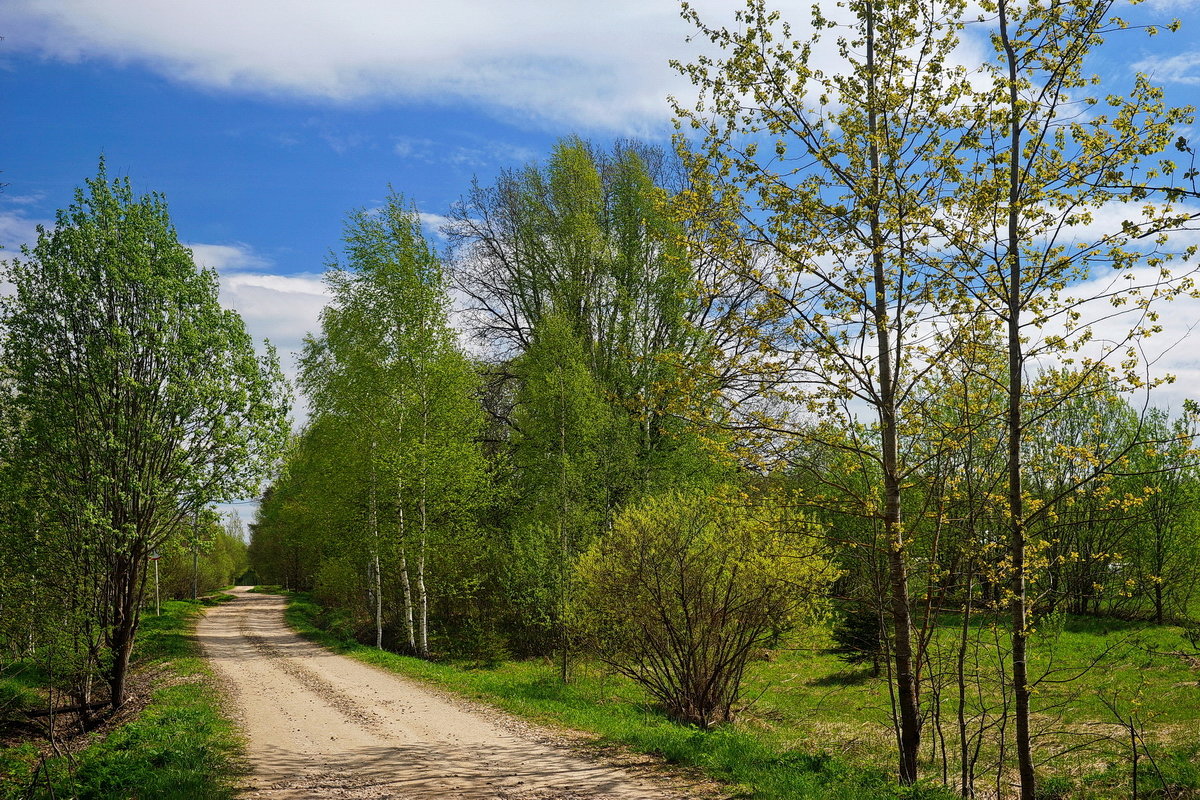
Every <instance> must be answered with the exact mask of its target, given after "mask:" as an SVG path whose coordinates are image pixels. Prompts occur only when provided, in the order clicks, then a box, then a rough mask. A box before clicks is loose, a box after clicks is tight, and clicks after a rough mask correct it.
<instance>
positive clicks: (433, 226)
mask: <svg viewBox="0 0 1200 800" xmlns="http://www.w3.org/2000/svg"><path fill="white" fill-rule="evenodd" d="M417 217H419V218H420V220H421V228H422V229H423V230H424V231H425V235H426V236H427V237H429V238H431V239H437V240H439V241H445V240H446V237H445V235H444V234H443V233H442V228H444V227H445V226H446V225H447V224H449V222H450V218H449V217H447V216H445V215H443V214H429V213H427V212H424V211H422V212H420V213H419V214H417Z"/></svg>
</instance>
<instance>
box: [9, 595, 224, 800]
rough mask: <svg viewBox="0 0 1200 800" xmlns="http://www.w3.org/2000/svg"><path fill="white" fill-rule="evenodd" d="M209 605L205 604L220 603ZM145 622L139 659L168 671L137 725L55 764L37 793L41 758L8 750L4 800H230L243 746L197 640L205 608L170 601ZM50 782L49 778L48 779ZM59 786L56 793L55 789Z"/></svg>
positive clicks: (141, 665) (21, 749)
mask: <svg viewBox="0 0 1200 800" xmlns="http://www.w3.org/2000/svg"><path fill="white" fill-rule="evenodd" d="M219 601H220V598H219V597H218V598H216V599H209V598H206V599H205V601H204V604H211V603H213V602H219ZM162 610H163V614H162V616H161V617H155V616H153V615H147V616H144V617H143V619H142V625H141V629H140V631H139V633H138V639H137V644H136V648H135V652H134V660H135V663H136V665H137V668H138V669H155V670H157V671H160V673H161V679H160V683H162V684H163V685H162V686H160V688H158V689H156V690H154V692H153V694H152V697H151V700H150V703H149V705H147V707H146V708H145V709H143V710H142V712H141V713H140V714H139V715H138V716H137V717H136V718H135V719H133V720H131V721H130V722H127V723H125V724H123V725H121V726H120V727H118V728H116V729H114V730H113V731H111V732H110V733H109V734H108V735H107V736H103V737H101V736H99V735H97V736H96V737H95V741H94V742H92V743H91V744H89V745H88V747H87V748H86V749H84V750H83V751H82V752H80V753H79V754H77V755H76V756H75V759H74V763H73V764H69V763H68V762H67V760H66V759H61V758H59V759H53V760H51V761H50V762H48V763H47V765H46V768H45V771H43V772H42V773H41V774H40V775H39V777H38V780H37V788H36V790H35V791H34V792H33V793H32V795H31V794H30V792H29V790H28V788H27V787H28V786H29V784H30V781H31V773H32V771H33V770H34V769H35V767H36V766H37V763H38V754H37V751H36V749H35V748H34V747H33V746H32V745H31V744H23V745H19V746H17V747H13V748H9V749H7V750H3V751H0V798H6V799H7V798H10V797H11V798H17V797H21V798H25V797H30V796H32V797H36V798H47V797H52V796H53V797H56V798H66V797H69V798H79V800H93V799H95V800H100V799H101V798H105V799H106V800H108V799H111V800H119V799H120V800H124V799H125V798H146V799H147V800H148V799H149V798H161V800H230V799H231V798H233V797H234V796H235V794H236V793H235V791H234V783H233V780H234V778H235V777H236V775H237V773H238V771H239V769H238V766H237V764H238V754H239V752H240V747H241V745H240V741H239V739H238V735H237V732H236V729H235V728H234V726H233V724H232V722H231V721H230V720H229V719H228V718H227V717H226V716H225V715H224V713H223V712H222V710H221V708H220V706H219V705H218V703H217V700H216V692H215V691H214V689H213V682H212V676H211V673H210V671H209V668H208V666H207V664H206V663H205V662H204V661H203V659H202V658H201V657H200V653H199V645H198V643H197V642H196V641H195V639H194V638H193V637H192V635H191V631H192V628H193V626H194V623H195V620H196V618H197V617H198V616H199V614H200V611H201V603H193V602H190V601H168V602H166V603H163V605H162ZM47 775H48V776H47ZM47 783H49V784H51V785H53V787H54V788H53V791H51V790H50V789H49V788H47Z"/></svg>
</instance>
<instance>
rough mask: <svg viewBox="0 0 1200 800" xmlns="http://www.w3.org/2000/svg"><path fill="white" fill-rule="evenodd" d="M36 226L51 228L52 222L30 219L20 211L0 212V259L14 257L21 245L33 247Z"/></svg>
mask: <svg viewBox="0 0 1200 800" xmlns="http://www.w3.org/2000/svg"><path fill="white" fill-rule="evenodd" d="M9 199H11V198H9ZM38 225H44V226H46V227H47V228H49V227H53V225H54V220H51V219H39V218H37V217H31V216H29V215H28V214H26V213H25V212H24V211H20V210H17V211H0V248H3V249H2V250H0V259H3V258H7V257H9V256H11V255H16V254H17V253H19V252H20V250H21V245H23V244H28V245H33V243H34V242H36V241H37V226H38Z"/></svg>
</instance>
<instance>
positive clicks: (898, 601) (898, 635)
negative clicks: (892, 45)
mask: <svg viewBox="0 0 1200 800" xmlns="http://www.w3.org/2000/svg"><path fill="white" fill-rule="evenodd" d="M866 23H867V41H866V46H867V69H868V88H867V92H868V95H869V96H868V98H867V126H868V132H869V133H868V135H869V136H870V147H869V151H870V159H871V175H872V184H873V186H872V197H871V201H870V202H871V205H872V209H871V218H870V226H871V230H870V233H871V251H872V254H871V263H872V269H873V273H874V274H873V278H874V284H875V298H874V308H873V310H872V312H873V317H874V324H875V335H876V343H877V346H878V356H879V378H878V380H879V409H878V411H879V422H880V437H881V441H880V445H881V448H880V449H881V451H882V456H883V481H884V513H883V524H884V530H885V534H886V538H887V544H888V578H889V583H890V586H891V611H892V627H893V629H894V632H893V635H894V637H895V644H894V646H893V650H892V656H893V658H894V660H895V665H896V693H897V702H898V705H899V707H900V736H899V742H900V782H901V783H904V784H911V783H915V782H916V780H917V759H918V756H919V752H920V748H921V718H920V713H919V706H918V703H919V698H918V679H917V674H916V669H915V664H914V661H915V660H914V657H913V648H912V603H911V601H910V599H909V595H908V565H907V558H906V555H905V542H904V529H903V527H902V524H901V518H900V491H901V489H900V453H899V431H898V420H897V418H896V417H897V409H896V392H895V374H894V370H896V369H897V368H898V367H899V364H898V363H893V352H895V353H897V354H898V353H899V351H900V333H899V331H897V332H896V335H895V342H894V343H893V336H892V331H891V328H890V327H889V319H888V283H887V277H886V274H885V264H884V258H883V244H884V242H883V232H882V222H881V220H880V214H881V212H880V201H879V193H880V191H881V189H880V163H879V146H878V134H879V119H878V110H877V106H876V101H877V98H876V74H875V70H876V64H875V11H874V7H873V6H872V5H871V4H869V3H868V4H867V5H866ZM896 323H897V324H899V320H897V321H896Z"/></svg>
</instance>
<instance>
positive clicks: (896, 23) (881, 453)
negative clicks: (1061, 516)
mask: <svg viewBox="0 0 1200 800" xmlns="http://www.w3.org/2000/svg"><path fill="white" fill-rule="evenodd" d="M846 9H847V14H848V17H849V18H848V19H845V20H843V19H837V20H835V19H832V18H830V17H826V16H825V15H824V14H823V13H822V11H821V10H820V9H816V8H814V12H813V20H812V22H813V27H814V28H815V29H816V31H817V33H816V34H815V35H814V36H813V38H812V39H811V40H808V41H798V40H796V39H795V38H794V37H793V35H792V31H791V28H790V27H789V25H788V24H787V23H786V22H782V21H781V20H780V18H779V16H778V14H776V13H771V12H769V11H768V10H767V8H766V5H765V3H764V2H762V1H761V0H750V2H747V3H746V5H745V8H744V9H743V10H741V11H739V12H738V13H737V15H736V19H737V22H738V27H737V28H736V29H729V28H722V27H714V26H710V25H707V24H705V22H704V21H703V20H701V19H700V17H699V15H698V14H697V13H696V12H695V11H694V10H692V9H691V7H690V6H688V5H687V4H685V5H684V16H685V17H686V18H688V19H689V20H691V21H692V22H693V23H694V24H695V25H696V26H697V27H698V28H699V29H700V31H701V33H702V34H703V35H705V36H706V37H707V38H709V39H710V40H711V41H712V42H713V43H714V44H716V45H717V46H719V47H720V48H721V49H722V51H723V53H724V55H723V58H722V59H720V60H718V59H713V58H709V57H701V58H700V59H699V60H698V61H697V62H696V63H694V64H691V65H688V66H686V67H680V68H681V69H682V70H683V71H684V72H685V73H686V74H687V75H689V77H691V79H692V81H693V82H694V83H695V84H696V85H697V86H698V87H699V89H700V92H701V99H700V101H699V102H698V103H697V104H696V105H695V107H694V108H691V107H684V106H682V105H679V104H677V105H676V113H677V114H678V115H679V116H680V117H681V118H682V120H684V121H685V122H687V123H690V125H691V127H692V128H693V129H695V130H697V131H698V132H699V134H700V136H701V137H703V138H702V144H701V146H700V149H699V150H698V151H697V152H694V153H691V154H689V155H687V157H686V158H687V161H688V163H689V165H690V167H691V168H692V170H693V174H694V176H695V177H694V178H693V183H694V184H695V185H697V186H702V185H703V184H704V181H705V178H704V177H701V176H704V175H707V176H711V177H710V178H708V180H711V181H712V182H713V184H714V190H715V191H716V192H718V193H719V194H722V195H723V196H724V198H725V202H727V203H734V204H736V203H739V202H740V199H739V198H741V197H749V198H751V199H752V200H753V201H755V203H756V204H755V206H754V207H747V208H745V209H743V211H742V215H743V219H742V221H743V225H744V230H743V231H742V232H739V233H738V235H740V236H742V237H744V238H745V239H746V240H747V241H746V244H745V246H744V249H743V260H742V261H741V263H737V261H736V260H735V261H733V262H731V268H733V269H735V270H737V271H738V272H739V274H740V275H742V276H743V278H744V279H745V280H748V281H753V282H754V284H755V285H756V286H757V287H758V289H759V294H760V296H761V297H764V298H765V300H764V301H763V302H761V303H759V304H758V305H757V306H756V307H755V308H754V309H753V311H752V312H751V313H747V314H744V315H742V316H741V318H740V319H739V322H740V323H741V324H742V325H743V326H745V327H746V328H748V329H749V330H750V331H751V335H753V336H756V337H757V339H758V342H759V343H760V347H759V348H758V349H756V351H755V352H753V353H751V354H750V357H749V358H742V359H739V360H738V363H731V364H730V365H729V368H730V369H733V370H740V371H743V372H746V373H751V374H754V375H755V376H756V377H757V378H758V381H759V386H760V388H759V390H758V391H759V393H760V395H762V394H765V395H768V396H771V395H773V396H774V397H775V398H777V399H778V400H779V401H781V402H782V403H783V404H784V406H785V410H786V408H787V407H788V406H790V407H791V408H793V409H794V408H797V407H798V408H801V409H804V410H806V411H808V412H809V413H810V414H811V415H813V416H815V417H816V418H817V419H818V420H819V421H820V423H825V424H807V421H806V422H804V423H797V422H796V421H795V416H793V419H792V420H788V419H786V418H784V417H783V416H782V415H772V414H768V413H764V412H765V411H768V410H769V409H766V408H764V405H763V404H762V403H760V402H745V401H741V402H739V403H737V404H731V408H730V410H731V413H732V414H733V415H734V416H735V417H736V418H737V419H738V420H739V424H741V425H743V426H745V427H747V428H751V429H758V430H760V431H762V432H764V433H765V434H766V436H767V437H768V438H769V439H776V440H777V439H778V438H779V437H786V438H792V439H795V438H796V437H799V438H801V439H803V438H805V437H815V438H818V439H823V441H822V442H821V446H816V447H805V446H799V447H796V446H792V447H791V448H790V449H791V450H792V452H794V453H804V452H820V451H825V450H829V449H837V450H845V451H847V452H849V453H851V454H852V455H851V458H853V459H857V460H859V461H860V463H861V465H862V470H863V476H866V477H867V478H868V479H867V480H865V481H861V482H859V483H860V485H861V486H863V487H864V489H865V491H862V492H861V493H859V494H858V495H857V496H856V497H855V498H854V499H855V500H856V501H857V506H858V507H857V509H856V513H858V514H859V515H861V516H863V517H865V518H868V519H872V520H874V522H875V523H876V524H878V526H879V527H880V529H881V531H882V536H881V537H880V544H879V546H880V548H881V551H882V553H883V554H884V555H885V556H886V563H887V572H888V575H887V589H886V591H887V595H888V615H889V617H890V623H891V624H890V626H889V627H890V629H891V637H892V642H891V647H890V650H891V656H892V660H893V668H894V671H893V672H892V675H893V677H894V680H895V690H896V691H895V695H894V697H895V698H896V705H897V708H896V714H895V718H896V738H897V745H898V749H899V753H900V758H899V774H900V778H901V780H902V781H903V782H905V783H912V782H914V781H915V780H916V779H917V761H918V754H919V750H920V742H921V724H922V714H921V712H920V684H921V676H920V670H921V663H922V657H921V653H920V652H919V649H920V640H919V639H918V638H917V636H916V634H915V632H914V621H913V609H912V603H911V600H910V591H911V589H910V574H909V572H910V564H909V562H910V558H909V551H910V550H911V548H912V539H913V536H914V535H919V533H920V529H919V527H918V525H916V524H914V523H916V522H917V519H915V518H914V519H909V520H905V519H903V511H902V509H903V508H904V507H905V498H904V496H903V494H904V487H905V485H906V483H907V482H908V479H909V477H910V476H911V475H912V473H913V470H914V469H915V468H916V466H917V464H916V463H914V462H913V461H912V460H911V459H908V458H907V457H906V453H905V451H904V450H903V449H902V448H901V442H902V441H903V440H904V438H905V437H907V436H912V435H913V432H914V430H915V429H917V428H919V427H920V425H921V418H922V409H921V408H920V398H919V396H918V393H917V388H918V387H919V386H920V384H921V382H922V380H923V379H924V375H925V374H926V372H927V371H928V370H929V368H930V365H931V364H936V363H937V362H938V361H939V360H941V359H942V358H943V356H944V353H945V352H946V351H947V350H952V349H953V348H954V347H956V346H957V341H956V340H955V339H953V338H950V339H949V340H947V339H946V338H944V337H938V336H936V335H935V334H936V332H937V328H938V325H939V324H940V323H943V322H944V320H945V319H947V318H949V317H951V315H954V314H960V313H965V312H968V311H969V310H970V308H969V304H967V303H965V302H963V301H962V296H961V292H960V291H959V290H958V288H957V287H956V286H955V284H954V282H953V281H952V280H951V279H949V278H948V277H947V275H946V273H947V272H948V271H950V270H952V269H953V265H952V260H951V259H949V258H948V257H947V253H946V249H945V247H946V241H945V238H944V237H943V236H942V235H941V234H940V231H939V222H938V214H939V209H940V208H941V207H942V206H943V205H944V203H945V201H946V200H947V199H948V198H949V197H952V196H953V192H954V190H955V188H956V180H957V177H958V175H959V167H960V162H961V156H960V155H959V153H958V142H957V137H953V136H950V135H948V131H951V130H953V129H955V128H957V127H959V126H960V124H961V121H962V120H963V119H965V116H964V106H965V103H966V100H967V98H968V96H969V88H970V87H969V84H968V83H967V81H966V78H965V74H964V72H963V71H962V70H960V69H955V68H953V67H952V66H951V62H950V59H951V55H952V53H953V51H954V48H955V46H956V44H957V42H958V37H957V34H958V24H957V17H958V15H960V14H961V13H962V12H963V9H964V5H963V4H962V3H958V2H950V3H948V4H939V5H938V6H936V7H934V6H930V5H929V4H927V3H921V2H915V0H904V1H903V2H899V3H891V4H884V5H880V4H878V3H874V2H866V1H863V2H851V3H848V4H846ZM839 26H841V27H843V28H845V29H846V30H848V33H846V34H844V35H842V36H840V37H839V38H837V39H836V41H835V42H833V44H834V46H835V48H836V53H837V56H838V59H839V63H838V66H839V67H840V68H841V69H840V71H839V72H837V73H836V74H834V73H832V72H830V73H823V72H821V71H819V70H818V69H817V68H816V67H815V66H814V65H813V64H812V63H810V57H811V55H812V53H813V52H814V50H815V49H816V48H818V47H821V46H823V45H824V44H825V43H827V42H826V38H827V37H826V35H825V33H824V32H825V31H828V30H832V29H835V28H837V27H839ZM719 202H720V201H712V204H714V205H715V204H718V203H719ZM728 247H729V250H730V251H735V250H736V248H735V247H732V246H728ZM761 253H765V254H767V263H766V264H763V263H762V261H761V260H760V259H758V258H756V257H755V256H756V255H758V254H761ZM959 330H969V328H966V327H962V328H959ZM863 412H866V413H869V414H870V415H871V416H872V417H873V420H872V423H871V425H870V426H864V425H861V424H860V423H859V419H858V415H859V414H860V413H863ZM773 416H774V417H776V418H774V419H773V418H772V417H773ZM809 420H811V417H810V418H809ZM827 433H832V435H833V438H828V437H826V434H827ZM808 472H809V473H810V474H812V475H815V476H818V477H822V476H824V477H826V478H832V477H833V476H829V475H828V474H827V473H823V472H822V471H821V470H820V469H819V468H810V469H809V470H808ZM838 477H839V478H840V477H841V476H838ZM830 488H831V489H833V490H836V491H838V492H840V490H841V489H842V488H844V487H836V486H830ZM881 599H882V598H881Z"/></svg>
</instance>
